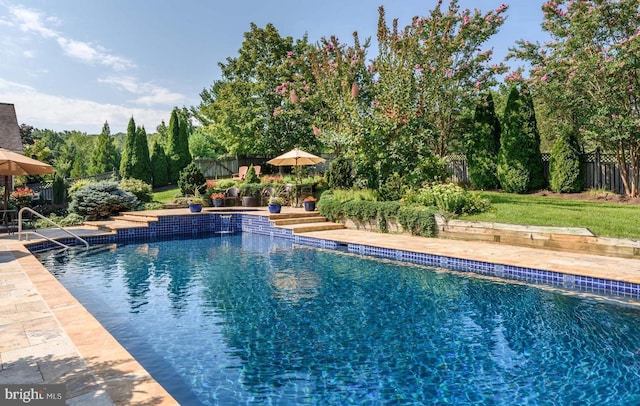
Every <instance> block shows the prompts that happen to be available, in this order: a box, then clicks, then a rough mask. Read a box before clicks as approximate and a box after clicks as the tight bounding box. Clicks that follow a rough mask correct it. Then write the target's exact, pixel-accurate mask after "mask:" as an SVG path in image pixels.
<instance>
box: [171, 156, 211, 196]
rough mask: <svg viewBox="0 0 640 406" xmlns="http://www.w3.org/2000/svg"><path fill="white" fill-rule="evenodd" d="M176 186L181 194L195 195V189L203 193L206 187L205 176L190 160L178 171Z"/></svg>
mask: <svg viewBox="0 0 640 406" xmlns="http://www.w3.org/2000/svg"><path fill="white" fill-rule="evenodd" d="M178 187H179V188H180V190H181V191H182V195H183V196H190V195H195V194H196V190H197V191H198V193H199V194H204V192H205V191H206V189H207V178H205V177H204V174H203V173H202V171H201V170H200V168H198V166H197V165H196V164H195V163H193V162H191V163H190V164H189V165H187V166H185V168H184V169H183V170H182V171H181V172H180V176H179V178H178Z"/></svg>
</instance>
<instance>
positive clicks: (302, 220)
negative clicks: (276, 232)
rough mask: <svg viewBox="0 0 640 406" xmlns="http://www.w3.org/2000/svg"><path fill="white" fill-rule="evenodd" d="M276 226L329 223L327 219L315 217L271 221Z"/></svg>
mask: <svg viewBox="0 0 640 406" xmlns="http://www.w3.org/2000/svg"><path fill="white" fill-rule="evenodd" d="M271 221H273V224H274V225H275V226H286V225H289V224H304V223H324V222H326V221H327V218H326V217H323V216H314V217H293V218H287V219H281V220H271Z"/></svg>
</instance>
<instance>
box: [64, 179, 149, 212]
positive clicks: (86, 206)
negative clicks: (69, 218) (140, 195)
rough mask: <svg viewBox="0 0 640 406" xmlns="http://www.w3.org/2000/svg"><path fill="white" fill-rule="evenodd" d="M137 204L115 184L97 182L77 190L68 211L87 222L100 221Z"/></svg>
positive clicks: (132, 196)
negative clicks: (87, 220)
mask: <svg viewBox="0 0 640 406" xmlns="http://www.w3.org/2000/svg"><path fill="white" fill-rule="evenodd" d="M138 204H139V201H138V199H137V198H136V197H135V196H134V195H133V194H132V193H129V192H126V191H124V190H122V189H120V188H119V187H118V184H117V183H116V182H98V183H90V184H88V185H85V186H83V187H82V188H80V189H78V190H77V191H76V192H75V193H74V195H73V197H72V199H71V203H70V204H69V211H70V212H72V213H76V214H78V215H80V216H85V217H86V218H87V219H89V220H101V219H107V218H109V217H110V216H113V215H116V214H118V213H120V212H122V211H127V210H131V209H133V208H134V207H136V206H137V205H138Z"/></svg>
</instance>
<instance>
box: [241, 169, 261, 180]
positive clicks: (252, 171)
mask: <svg viewBox="0 0 640 406" xmlns="http://www.w3.org/2000/svg"><path fill="white" fill-rule="evenodd" d="M244 183H260V178H259V177H258V175H257V174H256V170H255V169H254V168H253V164H251V165H249V168H248V169H247V175H246V176H245V177H244Z"/></svg>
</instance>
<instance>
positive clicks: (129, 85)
mask: <svg viewBox="0 0 640 406" xmlns="http://www.w3.org/2000/svg"><path fill="white" fill-rule="evenodd" d="M98 82H100V83H105V84H110V85H115V86H116V88H119V89H122V90H125V91H127V92H129V93H132V94H134V95H138V96H139V97H137V98H135V99H132V100H131V101H132V102H134V103H136V104H141V105H144V106H153V105H158V104H160V105H178V104H182V103H184V101H185V96H184V95H183V94H180V93H176V92H172V91H171V90H169V89H167V88H164V87H161V86H157V85H155V84H153V83H139V82H138V81H137V79H136V78H134V77H132V76H119V77H116V76H111V77H108V78H104V79H98Z"/></svg>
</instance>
